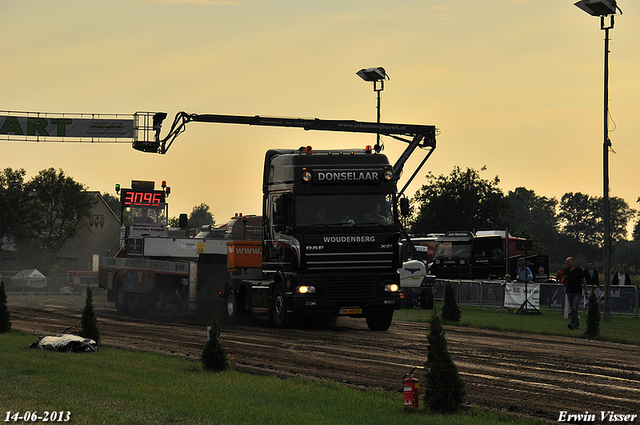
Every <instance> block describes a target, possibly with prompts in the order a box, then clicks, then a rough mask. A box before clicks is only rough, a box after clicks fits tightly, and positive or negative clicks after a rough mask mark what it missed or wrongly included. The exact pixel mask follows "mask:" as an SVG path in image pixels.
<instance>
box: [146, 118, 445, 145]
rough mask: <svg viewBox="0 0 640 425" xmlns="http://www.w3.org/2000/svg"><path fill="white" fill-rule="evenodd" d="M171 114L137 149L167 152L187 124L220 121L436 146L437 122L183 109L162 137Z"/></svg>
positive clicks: (158, 121) (155, 122)
mask: <svg viewBox="0 0 640 425" xmlns="http://www.w3.org/2000/svg"><path fill="white" fill-rule="evenodd" d="M166 117H167V114H166V113H162V112H159V113H156V114H154V116H153V129H154V131H155V137H154V139H153V140H137V141H135V142H134V144H133V147H134V149H137V150H140V151H143V152H153V153H160V154H165V153H166V152H167V151H168V150H169V148H170V147H171V145H172V144H173V142H174V141H175V139H176V137H178V136H179V135H180V134H181V133H183V132H184V131H185V129H186V124H187V123H189V122H191V121H194V122H207V123H220V124H245V125H252V126H269V127H293V128H302V129H304V130H320V131H340V132H351V133H374V134H378V133H379V134H384V135H387V136H391V137H396V138H398V139H399V140H403V141H405V142H407V143H411V142H410V141H408V140H405V139H402V138H400V137H399V136H413V137H414V140H413V142H415V138H416V137H419V138H420V140H419V141H418V143H417V144H416V147H417V145H420V146H421V147H432V148H434V147H435V138H436V128H435V126H433V125H415V124H396V123H377V122H362V121H354V120H322V119H318V118H315V119H303V118H279V117H261V116H258V115H256V116H243V115H215V114H188V113H186V112H179V113H178V114H176V116H175V118H174V120H173V123H172V125H171V128H170V129H169V132H168V134H167V135H166V136H165V137H164V138H161V137H160V130H161V126H162V122H163V121H164V119H165V118H166Z"/></svg>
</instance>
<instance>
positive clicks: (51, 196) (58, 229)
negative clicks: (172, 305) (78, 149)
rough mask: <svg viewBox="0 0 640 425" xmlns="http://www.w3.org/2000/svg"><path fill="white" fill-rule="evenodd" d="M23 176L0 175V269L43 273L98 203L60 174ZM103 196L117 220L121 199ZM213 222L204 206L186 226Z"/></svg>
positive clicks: (175, 220) (13, 172)
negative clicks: (27, 177) (26, 269)
mask: <svg viewBox="0 0 640 425" xmlns="http://www.w3.org/2000/svg"><path fill="white" fill-rule="evenodd" d="M25 175H26V171H25V170H24V169H22V168H21V169H12V168H5V169H4V170H0V248H1V249H0V270H2V269H5V270H6V269H7V267H10V266H9V265H11V267H18V268H37V269H41V270H47V269H48V268H49V267H50V266H52V265H53V264H55V260H56V257H57V256H58V254H59V252H60V250H61V249H62V248H63V247H64V245H65V244H66V243H67V242H68V241H70V240H71V239H73V238H74V237H75V236H76V235H77V234H78V232H79V231H80V229H82V228H83V226H86V223H87V222H88V219H89V218H91V216H92V211H93V207H94V205H95V204H96V202H97V197H96V196H95V194H94V193H91V192H89V191H88V190H87V187H86V186H85V185H83V184H81V183H78V182H76V181H74V180H73V178H71V177H69V176H67V175H65V173H64V171H63V170H56V169H54V168H48V169H45V170H41V171H40V172H39V173H38V174H37V175H35V176H34V177H33V178H31V179H29V180H25ZM102 197H103V199H104V200H105V202H106V203H107V205H109V207H110V208H111V209H112V210H113V211H114V212H115V213H116V215H118V214H119V211H120V199H119V198H118V197H116V196H114V195H111V194H108V193H103V194H102ZM214 223H215V220H214V217H213V214H211V212H210V211H209V206H208V205H206V204H204V203H202V204H200V205H197V206H195V207H193V210H192V211H191V214H190V215H189V217H188V223H187V225H188V227H189V228H191V229H199V228H200V227H201V226H203V225H206V224H214ZM169 224H170V225H174V226H177V225H178V218H176V217H173V218H170V219H169Z"/></svg>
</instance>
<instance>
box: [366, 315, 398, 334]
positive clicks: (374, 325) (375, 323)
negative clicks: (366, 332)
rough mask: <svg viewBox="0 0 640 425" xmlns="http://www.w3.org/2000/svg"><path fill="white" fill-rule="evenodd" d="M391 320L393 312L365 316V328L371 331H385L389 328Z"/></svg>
mask: <svg viewBox="0 0 640 425" xmlns="http://www.w3.org/2000/svg"><path fill="white" fill-rule="evenodd" d="M392 320H393V310H392V311H385V312H384V313H376V314H369V315H367V326H369V329H370V330H372V331H386V330H387V329H389V326H391V321H392Z"/></svg>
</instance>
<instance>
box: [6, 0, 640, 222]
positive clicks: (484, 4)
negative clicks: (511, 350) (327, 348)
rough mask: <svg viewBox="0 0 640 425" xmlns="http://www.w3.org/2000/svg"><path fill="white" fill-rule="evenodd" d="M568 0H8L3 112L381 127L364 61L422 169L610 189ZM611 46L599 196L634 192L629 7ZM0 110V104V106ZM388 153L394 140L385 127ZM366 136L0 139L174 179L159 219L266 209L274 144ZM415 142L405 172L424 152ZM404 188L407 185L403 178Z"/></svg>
mask: <svg viewBox="0 0 640 425" xmlns="http://www.w3.org/2000/svg"><path fill="white" fill-rule="evenodd" d="M574 2H575V1H574V0H492V1H474V0H427V1H418V0H396V1H393V2H390V1H379V0H371V1H367V2H364V1H358V0H353V1H348V2H347V1H335V0H324V1H322V2H311V1H299V0H298V1H289V0H271V1H255V0H219V1H215V0H111V1H86V0H82V1H79V0H65V1H57V0H19V1H18V0H4V1H2V3H1V11H2V13H0V40H2V41H1V42H0V54H1V56H2V58H3V60H2V62H1V65H0V78H1V81H2V96H1V97H0V99H1V101H0V111H28V112H53V113H96V114H113V113H121V114H125V115H126V114H131V115H132V114H133V113H135V112H138V111H150V112H156V111H162V112H166V113H168V115H169V118H168V119H167V120H166V121H165V126H164V131H163V134H165V133H166V130H167V129H168V126H169V124H170V123H171V121H172V119H173V116H174V115H175V114H176V113H177V112H179V111H186V112H190V113H201V114H203V113H212V114H239V115H264V116H281V117H300V118H323V119H353V120H360V121H375V119H376V109H375V104H376V101H375V93H374V92H373V90H372V85H371V83H367V82H364V81H362V80H361V79H360V78H359V77H358V76H356V74H355V73H356V72H357V71H358V70H360V69H361V68H369V67H378V66H381V67H384V68H385V69H386V70H387V73H388V74H389V76H390V78H391V79H390V80H389V81H387V82H386V83H385V90H384V92H383V93H382V121H384V122H397V123H410V124H428V125H435V126H436V127H437V128H438V129H439V131H440V134H439V136H438V138H437V149H436V150H435V152H434V154H433V155H432V156H431V158H430V159H429V161H428V162H427V164H426V165H425V167H424V169H423V170H422V171H421V173H420V175H419V176H418V177H417V178H416V180H415V182H414V183H413V184H412V185H411V186H410V188H409V190H408V194H409V195H413V194H414V193H415V192H416V190H418V189H419V187H420V186H421V185H422V184H423V183H424V176H425V175H426V174H427V172H429V171H431V172H432V173H433V174H435V175H440V174H446V175H448V174H449V173H450V172H451V170H452V169H453V167H455V166H459V167H461V168H463V169H464V168H466V167H471V168H475V169H478V170H479V169H480V168H481V167H483V166H486V167H487V170H486V171H483V172H481V176H482V177H483V178H487V179H490V178H493V177H494V176H496V175H497V176H498V177H499V178H500V188H501V189H502V190H503V191H504V192H505V194H506V193H507V192H508V191H509V190H513V189H515V188H516V187H519V186H524V187H526V188H528V189H531V190H534V191H535V193H536V194H537V195H539V196H547V197H556V198H557V199H558V200H559V199H560V197H562V195H563V194H564V193H567V192H582V193H586V194H589V195H592V196H602V190H603V185H602V146H603V66H604V31H602V30H601V29H600V21H599V19H598V18H595V17H591V16H589V15H587V14H586V13H585V12H583V11H581V10H580V9H578V8H577V7H575V6H574V5H573V3H574ZM618 6H619V7H620V8H621V9H622V11H623V12H624V13H623V14H622V15H619V16H616V20H615V28H614V29H612V30H611V44H610V51H611V53H610V56H609V58H610V84H609V108H610V121H609V123H610V124H609V125H610V130H611V132H610V138H611V140H612V143H613V150H614V151H615V153H613V152H612V153H611V155H610V167H611V169H610V186H611V190H610V195H611V196H617V197H621V198H624V199H625V200H626V201H627V202H628V203H629V205H630V206H631V207H632V208H638V207H639V205H638V204H637V202H636V200H637V199H638V197H639V196H640V186H639V185H638V173H639V172H638V168H639V165H638V164H639V162H640V143H638V142H639V140H638V139H639V137H640V2H638V1H636V0H620V1H618ZM2 114H3V112H0V115H2ZM383 140H384V143H385V150H384V153H385V154H387V155H388V156H389V158H390V160H391V162H392V163H393V162H395V160H396V159H397V158H398V156H399V155H400V154H401V153H402V151H403V150H404V148H405V147H406V145H405V144H404V143H402V142H400V141H397V140H394V139H392V138H388V137H386V138H383ZM374 142H375V135H356V134H350V133H327V132H315V133H314V132H305V131H303V130H298V129H287V128H282V129H281V128H269V127H250V126H242V125H227V124H201V123H190V124H188V127H187V130H186V132H185V133H184V134H182V135H181V136H179V137H178V139H177V140H176V142H175V144H174V145H173V146H172V147H171V149H170V150H169V152H168V153H167V154H166V155H164V156H163V155H157V154H145V153H141V152H138V151H134V150H133V149H132V148H131V146H130V144H128V143H117V144H113V143H100V144H97V143H69V142H65V143H54V142H43V143H35V142H24V141H5V140H1V141H0V169H4V168H7V167H11V168H14V169H17V168H24V169H25V170H26V171H27V179H29V178H30V177H31V176H33V175H35V174H37V173H38V171H40V170H42V169H45V168H49V167H54V168H56V169H62V170H64V172H65V173H66V174H67V175H69V176H71V177H73V178H74V179H75V180H76V181H78V182H80V183H82V184H84V185H86V186H87V187H88V189H89V190H97V191H100V192H109V193H111V194H115V191H114V185H115V184H116V183H119V184H121V185H122V186H123V187H127V186H128V185H129V184H130V182H131V180H134V179H135V180H155V181H156V182H158V183H159V182H160V181H161V180H166V181H167V183H168V184H169V186H171V190H172V193H171V196H170V197H169V213H170V215H171V216H177V215H178V214H180V213H182V212H186V213H189V212H191V209H192V208H193V206H195V205H199V204H200V203H206V204H207V205H209V206H210V208H211V211H212V213H213V214H214V215H215V218H216V221H217V222H219V223H221V222H224V221H226V220H227V219H228V218H230V217H231V216H232V215H233V214H234V213H236V212H242V213H245V214H260V209H261V170H262V162H263V160H264V153H265V151H266V150H267V149H270V148H298V147H299V146H303V145H312V146H313V147H314V148H315V149H330V148H354V147H364V146H365V145H367V144H373V143H374ZM425 153H426V152H425V151H417V152H416V153H415V154H414V155H413V157H412V158H411V159H410V161H409V162H408V163H407V165H406V167H405V176H404V178H405V179H406V178H407V177H408V176H409V175H410V174H411V171H413V169H415V167H416V166H417V165H418V164H419V162H420V161H421V159H422V158H423V156H424V154H425ZM403 184H404V179H403V180H401V181H400V185H403Z"/></svg>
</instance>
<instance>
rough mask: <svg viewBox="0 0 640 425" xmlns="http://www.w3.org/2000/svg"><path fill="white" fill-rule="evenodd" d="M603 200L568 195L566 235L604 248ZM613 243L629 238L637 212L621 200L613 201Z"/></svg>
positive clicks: (563, 209)
mask: <svg viewBox="0 0 640 425" xmlns="http://www.w3.org/2000/svg"><path fill="white" fill-rule="evenodd" d="M603 202H604V201H603V198H602V197H596V196H589V195H585V194H583V193H580V192H578V193H573V192H571V193H565V194H564V195H563V196H562V199H561V201H560V213H559V215H558V216H559V219H560V224H561V228H562V232H563V233H565V234H567V235H569V236H571V237H572V238H574V239H575V240H576V241H578V242H580V243H584V244H588V245H592V246H595V247H601V246H602V244H603V241H604V220H603V216H604V213H603V210H604V207H603ZM609 211H610V213H609V215H610V218H611V241H612V244H615V243H616V242H618V241H621V240H623V239H626V237H627V225H628V224H629V221H630V220H632V219H633V218H634V217H635V214H636V211H635V210H634V209H632V208H631V207H629V204H627V202H626V201H625V200H624V199H622V198H618V197H615V196H614V197H611V198H610V199H609Z"/></svg>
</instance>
